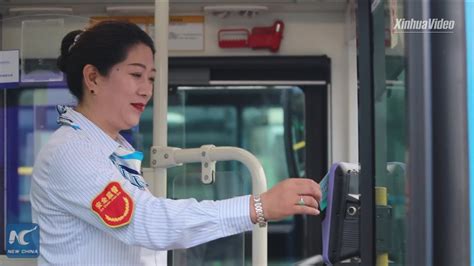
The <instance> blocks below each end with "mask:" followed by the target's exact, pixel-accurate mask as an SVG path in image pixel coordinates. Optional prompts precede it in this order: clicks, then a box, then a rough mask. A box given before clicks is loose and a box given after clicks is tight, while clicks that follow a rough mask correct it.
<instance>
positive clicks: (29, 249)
mask: <svg viewBox="0 0 474 266" xmlns="http://www.w3.org/2000/svg"><path fill="white" fill-rule="evenodd" d="M6 232H7V233H6V238H7V239H6V241H5V242H6V252H7V257H9V258H36V257H38V256H39V251H40V248H39V226H38V225H37V224H33V223H30V224H8V225H7V230H6Z"/></svg>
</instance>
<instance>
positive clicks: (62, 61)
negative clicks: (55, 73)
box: [56, 30, 82, 72]
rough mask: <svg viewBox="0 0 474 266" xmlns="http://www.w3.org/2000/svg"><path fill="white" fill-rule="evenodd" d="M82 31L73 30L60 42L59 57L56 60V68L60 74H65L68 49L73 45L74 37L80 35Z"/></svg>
mask: <svg viewBox="0 0 474 266" xmlns="http://www.w3.org/2000/svg"><path fill="white" fill-rule="evenodd" d="M81 33H82V30H74V31H71V32H69V33H68V34H66V36H64V38H63V40H62V42H61V55H59V57H58V59H57V62H56V63H57V66H58V68H59V70H61V71H62V72H66V66H67V58H68V56H69V54H70V51H69V50H70V49H69V48H70V47H71V46H72V44H73V43H74V40H75V39H76V36H77V35H79V34H81Z"/></svg>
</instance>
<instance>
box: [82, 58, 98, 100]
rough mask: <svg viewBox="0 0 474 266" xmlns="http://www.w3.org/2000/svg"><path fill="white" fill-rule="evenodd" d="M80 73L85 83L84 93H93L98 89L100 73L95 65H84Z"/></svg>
mask: <svg viewBox="0 0 474 266" xmlns="http://www.w3.org/2000/svg"><path fill="white" fill-rule="evenodd" d="M82 75H83V77H84V84H85V85H86V86H85V88H84V89H85V90H86V91H85V93H92V94H95V93H96V92H97V91H99V90H98V89H99V85H98V84H99V78H100V73H99V70H98V69H97V68H96V67H95V66H93V65H91V64H87V65H85V66H84V68H83V69H82Z"/></svg>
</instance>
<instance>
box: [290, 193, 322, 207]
mask: <svg viewBox="0 0 474 266" xmlns="http://www.w3.org/2000/svg"><path fill="white" fill-rule="evenodd" d="M295 204H296V205H305V206H309V207H313V208H316V209H317V208H319V203H318V201H317V200H316V199H315V198H314V197H313V196H308V195H300V196H299V197H298V198H297V199H296V200H295Z"/></svg>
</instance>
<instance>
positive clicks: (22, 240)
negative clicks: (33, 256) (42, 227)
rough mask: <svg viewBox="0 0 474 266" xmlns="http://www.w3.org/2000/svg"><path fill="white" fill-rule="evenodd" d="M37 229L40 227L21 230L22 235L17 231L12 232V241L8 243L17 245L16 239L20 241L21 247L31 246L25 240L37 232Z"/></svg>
mask: <svg viewBox="0 0 474 266" xmlns="http://www.w3.org/2000/svg"><path fill="white" fill-rule="evenodd" d="M36 229H38V226H35V227H34V228H33V229H30V230H21V231H20V233H18V234H17V232H16V231H11V232H10V239H9V240H8V243H10V244H13V243H15V239H16V240H17V241H18V244H20V245H21V246H26V245H28V244H29V242H27V241H26V240H25V236H26V235H27V234H29V233H31V232H33V231H35V230H36Z"/></svg>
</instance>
